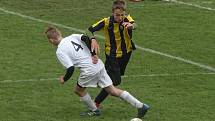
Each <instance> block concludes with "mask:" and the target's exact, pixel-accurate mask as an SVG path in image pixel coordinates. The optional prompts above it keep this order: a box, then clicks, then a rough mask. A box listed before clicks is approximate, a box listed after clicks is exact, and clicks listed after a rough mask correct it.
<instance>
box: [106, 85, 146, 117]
mask: <svg viewBox="0 0 215 121" xmlns="http://www.w3.org/2000/svg"><path fill="white" fill-rule="evenodd" d="M105 90H106V91H107V92H108V93H109V94H111V95H112V96H117V97H120V98H121V99H123V100H125V101H126V102H128V103H130V104H131V105H132V106H134V107H136V108H137V109H138V115H137V117H138V118H142V117H144V115H145V113H146V112H147V110H148V109H149V106H148V105H146V104H143V103H142V102H140V101H139V100H137V99H136V98H135V97H133V96H132V95H131V94H130V93H129V92H127V91H123V90H121V89H118V88H116V87H114V86H113V85H111V86H108V87H106V88H105Z"/></svg>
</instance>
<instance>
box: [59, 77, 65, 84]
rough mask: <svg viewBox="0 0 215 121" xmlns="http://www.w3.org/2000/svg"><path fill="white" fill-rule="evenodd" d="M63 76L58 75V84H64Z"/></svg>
mask: <svg viewBox="0 0 215 121" xmlns="http://www.w3.org/2000/svg"><path fill="white" fill-rule="evenodd" d="M63 78H64V76H60V78H59V82H60V84H64V82H65V81H64V79H63Z"/></svg>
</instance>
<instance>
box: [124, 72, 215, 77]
mask: <svg viewBox="0 0 215 121" xmlns="http://www.w3.org/2000/svg"><path fill="white" fill-rule="evenodd" d="M183 75H185V76H187V75H188V76H192V75H215V73H178V74H168V73H166V74H149V75H144V74H143V75H129V76H127V75H125V76H122V77H124V78H128V77H159V76H183Z"/></svg>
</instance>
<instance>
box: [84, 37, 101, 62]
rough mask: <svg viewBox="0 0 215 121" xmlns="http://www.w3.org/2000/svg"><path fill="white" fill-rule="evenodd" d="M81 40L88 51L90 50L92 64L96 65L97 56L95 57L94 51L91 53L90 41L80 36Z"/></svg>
mask: <svg viewBox="0 0 215 121" xmlns="http://www.w3.org/2000/svg"><path fill="white" fill-rule="evenodd" d="M81 40H82V41H83V42H84V43H85V44H86V45H87V47H88V49H89V50H90V53H91V55H92V63H93V64H96V63H98V56H97V55H96V52H95V51H91V50H92V49H91V48H92V47H91V45H92V41H93V40H92V39H90V38H89V37H88V36H86V35H82V36H81ZM97 46H99V45H98V44H97Z"/></svg>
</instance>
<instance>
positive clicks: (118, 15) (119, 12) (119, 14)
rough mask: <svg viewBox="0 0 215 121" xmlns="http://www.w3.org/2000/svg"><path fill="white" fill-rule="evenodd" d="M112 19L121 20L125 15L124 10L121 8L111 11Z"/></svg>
mask: <svg viewBox="0 0 215 121" xmlns="http://www.w3.org/2000/svg"><path fill="white" fill-rule="evenodd" d="M113 16H114V20H115V21H116V22H118V23H120V22H122V21H123V19H124V16H125V11H123V10H121V9H115V10H114V12H113Z"/></svg>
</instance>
